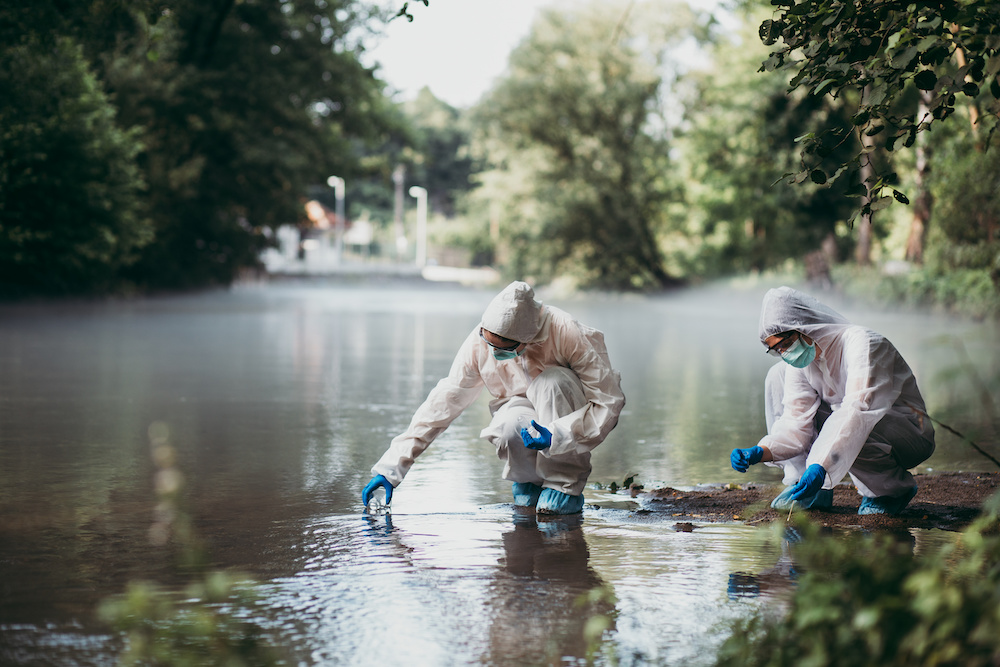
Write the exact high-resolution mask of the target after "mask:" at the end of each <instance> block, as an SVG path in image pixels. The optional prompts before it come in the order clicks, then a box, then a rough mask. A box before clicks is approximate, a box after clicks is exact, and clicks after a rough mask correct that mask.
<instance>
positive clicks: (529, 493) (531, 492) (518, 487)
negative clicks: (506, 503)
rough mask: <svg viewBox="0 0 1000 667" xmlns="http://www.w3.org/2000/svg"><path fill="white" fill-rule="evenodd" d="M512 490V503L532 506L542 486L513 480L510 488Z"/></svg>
mask: <svg viewBox="0 0 1000 667" xmlns="http://www.w3.org/2000/svg"><path fill="white" fill-rule="evenodd" d="M511 490H512V491H513V492H514V504H515V505H517V506H518V507H534V506H535V504H536V503H537V502H538V495H539V494H540V493H541V492H542V487H540V486H538V485H537V484H532V483H531V482H514V485H513V487H512V489H511Z"/></svg>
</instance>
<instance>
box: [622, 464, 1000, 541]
mask: <svg viewBox="0 0 1000 667" xmlns="http://www.w3.org/2000/svg"><path fill="white" fill-rule="evenodd" d="M915 477H916V480H917V486H918V491H917V495H916V496H915V497H914V499H913V500H912V501H911V502H910V504H909V505H908V506H907V507H906V508H905V509H904V510H903V511H902V512H900V513H899V514H898V515H896V516H886V515H866V516H859V515H858V514H857V511H858V505H859V504H860V501H861V498H860V496H859V495H858V492H857V489H855V488H854V486H853V485H848V484H841V485H839V486H838V487H837V488H835V489H834V492H833V508H832V509H831V510H830V511H809V515H810V517H811V518H812V519H813V520H814V521H815V522H817V523H819V524H821V525H823V526H828V527H831V528H857V529H863V530H882V529H884V530H899V529H907V528H938V529H941V530H951V531H958V530H962V529H963V528H965V527H966V526H968V525H969V524H970V523H971V522H972V521H973V520H974V519H975V518H976V517H977V516H978V515H979V514H980V512H981V510H982V507H983V503H984V501H986V500H987V499H988V498H989V497H990V496H992V495H993V494H995V493H996V492H997V491H998V489H1000V473H964V472H957V473H934V474H924V475H916V476H915ZM781 489H782V487H781V486H780V485H774V484H755V483H751V484H744V485H740V486H736V485H733V484H730V485H719V486H699V487H697V488H695V489H692V490H689V491H682V490H677V489H673V488H669V487H665V488H659V489H652V490H648V491H645V490H639V489H632V495H633V497H634V498H635V499H636V500H638V501H640V502H641V503H642V508H641V509H639V510H636V513H638V514H645V515H646V516H647V518H649V519H661V520H673V521H674V522H675V529H677V530H690V529H691V526H693V525H694V524H693V523H692V522H734V521H736V522H743V523H747V524H752V525H757V524H767V523H770V522H773V521H775V520H777V519H778V518H779V517H782V516H785V517H787V512H784V513H779V512H777V511H775V510H773V509H771V507H770V503H771V500H772V499H773V498H774V497H775V496H776V495H778V493H779V492H780V491H781Z"/></svg>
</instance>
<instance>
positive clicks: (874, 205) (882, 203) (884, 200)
mask: <svg viewBox="0 0 1000 667" xmlns="http://www.w3.org/2000/svg"><path fill="white" fill-rule="evenodd" d="M891 203H892V197H879V198H878V199H876V200H875V201H873V202H871V210H872V211H881V210H882V209H884V208H886V207H887V206H889V204H891Z"/></svg>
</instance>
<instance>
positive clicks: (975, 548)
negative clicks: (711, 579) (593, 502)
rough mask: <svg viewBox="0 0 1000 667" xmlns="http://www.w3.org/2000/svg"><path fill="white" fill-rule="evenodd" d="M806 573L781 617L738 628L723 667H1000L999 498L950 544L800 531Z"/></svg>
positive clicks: (799, 554)
mask: <svg viewBox="0 0 1000 667" xmlns="http://www.w3.org/2000/svg"><path fill="white" fill-rule="evenodd" d="M799 528H800V530H801V531H802V534H803V536H804V537H803V539H802V540H801V542H799V543H798V544H797V545H796V546H795V548H794V550H793V553H794V557H795V560H796V566H797V569H798V570H799V571H801V572H802V574H801V576H800V577H799V580H798V588H797V589H796V591H795V593H794V596H793V598H792V600H791V603H790V606H789V607H788V609H787V610H786V611H785V612H784V613H780V614H777V615H767V614H759V615H757V616H755V617H753V618H751V619H750V620H749V621H746V622H744V623H742V624H740V625H739V626H738V627H736V628H735V632H734V633H733V634H732V636H731V637H730V638H729V639H728V640H727V642H726V644H725V645H724V646H723V648H722V651H721V652H720V656H719V659H718V662H717V664H719V665H740V666H751V667H752V666H754V665H773V666H776V667H777V666H785V665H852V667H853V666H865V665H872V666H875V665H878V666H879V667H883V666H888V665H900V666H902V665H927V666H931V665H969V666H973V665H984V666H986V665H995V664H997V662H998V661H1000V495H998V496H994V497H993V498H992V499H991V500H990V501H989V502H988V503H987V506H986V507H985V514H984V516H983V517H982V518H980V519H978V520H977V521H976V522H975V523H974V524H973V525H972V526H970V527H969V528H968V529H966V530H965V531H964V532H962V533H961V535H960V536H958V538H957V539H956V540H955V542H954V543H953V544H950V545H948V546H946V547H943V548H941V549H938V550H932V552H931V553H926V552H923V551H924V550H921V551H922V552H921V553H919V554H918V553H916V552H915V549H914V545H913V544H912V542H911V538H910V536H909V535H906V536H905V538H901V537H900V536H894V535H890V534H880V535H854V536H849V537H844V536H830V535H826V536H824V535H821V533H820V530H819V529H818V527H816V526H815V525H810V524H808V523H806V524H800V526H799Z"/></svg>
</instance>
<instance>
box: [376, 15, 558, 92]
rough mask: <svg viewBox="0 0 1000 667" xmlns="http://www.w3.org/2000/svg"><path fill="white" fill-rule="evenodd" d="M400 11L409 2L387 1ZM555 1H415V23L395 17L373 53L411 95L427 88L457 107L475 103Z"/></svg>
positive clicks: (400, 88)
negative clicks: (541, 12) (540, 13)
mask: <svg viewBox="0 0 1000 667" xmlns="http://www.w3.org/2000/svg"><path fill="white" fill-rule="evenodd" d="M383 1H384V2H386V3H387V5H386V6H388V7H390V8H391V9H393V10H398V9H399V8H400V7H402V6H403V0H383ZM551 4H553V2H552V0H432V1H431V3H430V6H427V7H425V6H424V5H423V3H422V2H420V0H415V1H411V2H410V4H409V12H410V13H411V14H412V15H413V17H414V18H413V21H412V22H409V21H407V20H406V19H405V18H398V19H395V20H393V21H392V22H391V23H390V24H389V26H388V28H387V29H386V33H385V37H383V38H382V39H381V40H379V42H377V46H376V47H375V48H374V49H373V51H372V52H371V53H370V54H369V55H370V56H371V58H372V59H373V60H374V61H377V62H379V63H381V64H382V70H381V74H382V78H383V79H385V80H386V81H388V82H389V84H390V85H391V86H392V87H393V88H394V89H396V90H398V91H399V92H400V93H401V99H410V98H412V97H414V96H415V95H416V94H417V92H418V91H419V90H420V89H421V88H423V87H424V86H428V87H429V88H430V89H431V92H432V93H434V95H435V96H436V97H437V98H438V99H441V100H444V101H445V102H447V103H448V104H451V105H452V106H456V107H468V106H471V105H472V104H474V103H475V102H476V101H477V100H478V99H479V97H480V96H481V95H482V94H483V93H484V92H486V91H487V90H488V89H489V87H490V85H491V84H492V82H493V79H494V78H496V77H497V76H499V75H500V74H502V73H503V71H504V68H505V67H506V66H507V56H508V55H510V52H511V50H513V48H514V47H515V46H517V43H518V42H519V41H520V40H521V39H523V38H524V37H525V36H526V35H527V34H528V30H529V29H530V28H531V22H532V20H533V19H534V17H535V14H536V12H537V11H538V9H539V8H541V7H545V6H547V5H551Z"/></svg>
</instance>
